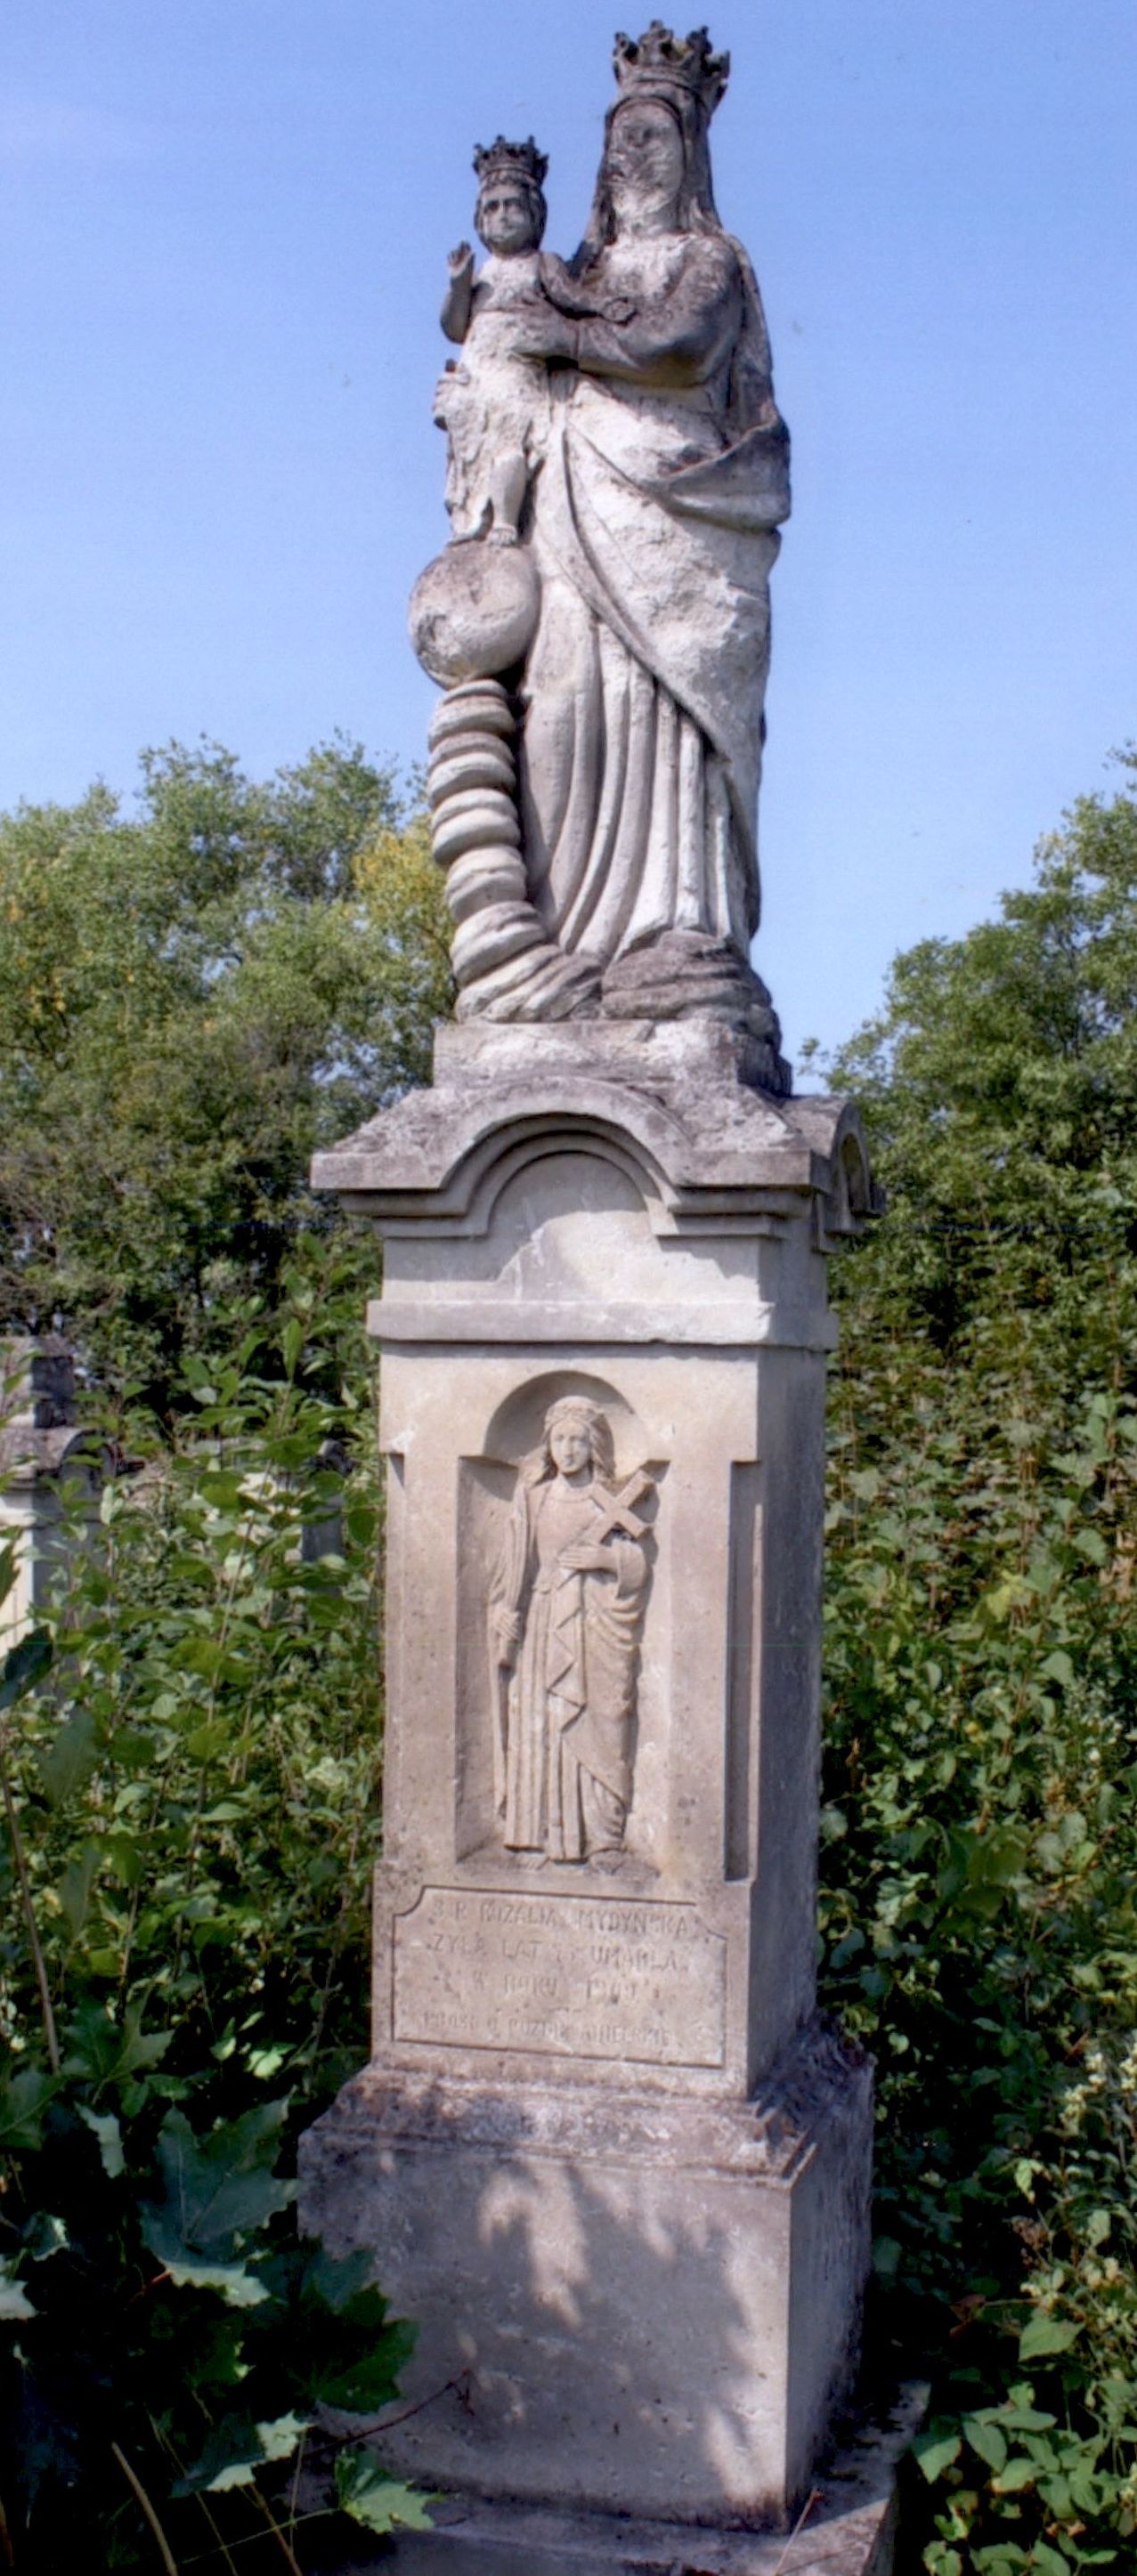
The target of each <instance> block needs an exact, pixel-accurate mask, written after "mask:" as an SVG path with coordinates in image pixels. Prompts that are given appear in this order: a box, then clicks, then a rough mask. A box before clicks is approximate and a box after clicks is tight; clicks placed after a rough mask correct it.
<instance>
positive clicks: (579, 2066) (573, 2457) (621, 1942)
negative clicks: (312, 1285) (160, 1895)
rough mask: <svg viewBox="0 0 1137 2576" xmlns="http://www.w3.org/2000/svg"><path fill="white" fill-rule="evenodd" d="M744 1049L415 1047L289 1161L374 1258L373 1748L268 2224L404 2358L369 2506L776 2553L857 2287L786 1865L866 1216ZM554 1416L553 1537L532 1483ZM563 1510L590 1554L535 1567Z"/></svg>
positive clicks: (806, 1912)
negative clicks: (842, 1290) (536, 2518)
mask: <svg viewBox="0 0 1137 2576" xmlns="http://www.w3.org/2000/svg"><path fill="white" fill-rule="evenodd" d="M749 1044H750V1042H749V1041H748V1040H747V1039H746V1038H745V1037H744V1036H742V1035H740V1034H738V1033H737V1032H734V1031H732V1030H730V1029H729V1028H727V1027H725V1026H722V1027H720V1026H717V1025H715V1024H714V1023H708V1022H706V1021H699V1022H693V1021H677V1022H674V1023H670V1024H669V1023H659V1022H655V1023H649V1024H642V1023H636V1022H631V1021H622V1022H617V1023H613V1024H605V1023H602V1022H599V1021H584V1022H580V1021H577V1022H574V1023H571V1024H565V1025H561V1026H558V1025H551V1026H550V1025H543V1026H537V1027H495V1026H490V1025H487V1024H484V1023H483V1024H481V1025H477V1026H473V1025H469V1026H466V1027H464V1028H462V1029H450V1030H446V1031H444V1032H442V1033H441V1034H440V1037H439V1042H438V1051H437V1059H436V1079H435V1086H434V1088H433V1089H432V1090H431V1091H429V1092H422V1093H417V1094H414V1095H411V1096H410V1097H408V1098H407V1099H406V1100H404V1101H403V1102H402V1103H400V1104H399V1106H398V1107H397V1108H395V1109H394V1110H391V1111H389V1112H386V1113H384V1114H383V1115H382V1116H381V1117H379V1118H378V1119H376V1120H375V1121H374V1122H373V1123H372V1124H371V1126H369V1127H367V1128H365V1129H363V1130H362V1131H361V1132H360V1134H359V1135H358V1136H356V1137H354V1138H352V1139H350V1140H349V1141H348V1142H347V1143H346V1144H344V1145H343V1146H341V1147H338V1148H336V1150H335V1151H334V1152H332V1153H330V1154H326V1155H324V1156H322V1157H320V1158H319V1161H318V1164H317V1170H316V1177H317V1181H318V1183H319V1184H320V1185H322V1186H325V1187H328V1188H332V1189H335V1190H336V1191H337V1192H338V1193H339V1195H340V1197H341V1198H342V1199H343V1201H344V1202H345V1204H346V1205H348V1206H349V1207H352V1208H354V1209H357V1210H362V1211H365V1212H367V1213H369V1214H370V1215H372V1216H373V1217H374V1219H375V1220H376V1222H377V1224H378V1226H379V1228H380V1231H381V1233H382V1236H383V1241H384V1247H385V1251H384V1287H383V1295H382V1298H381V1299H380V1300H378V1301H377V1303H376V1305H375V1306H374V1307H373V1309H372V1312H371V1318H370V1320H371V1326H372V1330H373V1331H374V1333H375V1336H376V1339H377V1341H378V1343H379V1346H380V1348H381V1350H382V1353H383V1367H382V1381H381V1436H382V1443H383V1447H384V1449H385V1451H386V1453H387V1456H388V1459H389V1462H390V1464H389V1488H388V1495H389V1501H388V1510H389V1522H388V1565H387V1652H388V1679H389V1690H388V1708H389V1716H388V1753H387V1778H386V1792H385V1857H384V1861H383V1863H382V1866H381V1868H380V1871H379V1873H378V1884H377V1891H376V1932H375V1968H374V2032H375V2039H374V2059H373V2063H372V2065H371V2067H370V2068H369V2069H368V2071H367V2072H366V2073H365V2074H363V2075H361V2076H360V2077H359V2078H358V2079H357V2080H356V2081H355V2083H353V2084H351V2085H349V2086H348V2087H347V2088H346V2090H345V2092H344V2093H343V2094H342V2095H341V2096H340V2099H339V2100H338V2102H337V2103H336V2104H335V2105H334V2106H333V2108H332V2110H331V2111H330V2112H328V2113H327V2114H326V2116H325V2117H324V2119H322V2120H321V2121H319V2122H318V2123H317V2124H316V2126H315V2128H314V2129H313V2130H312V2131H310V2132H309V2134H308V2137H307V2139H306V2141H305V2142H304V2158H303V2201H302V2218H303V2223H304V2225H305V2226H306V2227H307V2228H308V2229H309V2230H311V2231H313V2232H318V2233H320V2234H322V2235H323V2236H324V2237H325V2238H326V2239H327V2241H328V2243H329V2244H330V2245H331V2246H332V2247H333V2249H334V2250H337V2251H344V2250H347V2249H348V2248H350V2247H354V2246H359V2245H363V2246H367V2247H368V2248H374V2254H375V2268H376V2273H377V2276H378V2278H379V2279H380V2281H381V2283H382V2286H383V2288H384V2290H385V2292H386V2293H387V2295H388V2296H389V2297H390V2299H391V2301H392V2304H393V2307H394V2309H395V2310H396V2312H398V2313H401V2314H405V2315H407V2316H409V2317H411V2318H414V2319H415V2320H416V2321H417V2322H418V2324H419V2328H420V2333H419V2342H418V2346H417V2349H416V2353H415V2357H414V2361H413V2364H412V2366H411V2368H410V2369H409V2370H408V2372H407V2374H406V2378H405V2381H404V2396H403V2399H402V2400H401V2402H400V2405H399V2406H397V2407H395V2408H393V2409H391V2410H390V2414H391V2417H392V2421H391V2423H390V2425H389V2427H388V2428H386V2429H385V2430H384V2432H383V2435H382V2443H381V2447H382V2451H383V2455H384V2457H385V2458H386V2459H388V2460H389V2461H390V2462H391V2464H392V2467H393V2468H394V2469H395V2470H396V2471H397V2472H398V2474H400V2475H406V2476H408V2477H411V2478H413V2479H414V2480H415V2481H416V2482H417V2483H419V2484H421V2485H423V2486H438V2487H442V2488H444V2489H447V2490H450V2491H452V2492H453V2491H457V2492H459V2493H462V2492H465V2493H467V2494H469V2495H472V2496H477V2495H481V2496H487V2497H491V2498H493V2497H497V2498H512V2499H515V2500H521V2501H528V2502H533V2503H538V2504H543V2505H550V2506H552V2505H558V2506H563V2507H566V2508H569V2509H575V2510H591V2511H599V2512H603V2511H605V2510H607V2511H609V2512H623V2513H633V2514H640V2515H646V2516H651V2517H656V2518H658V2519H659V2520H662V2521H664V2522H667V2521H675V2522H683V2521H687V2522H694V2521H701V2522H704V2523H708V2524H712V2525H713V2524H719V2525H723V2526H726V2525H732V2524H733V2525H737V2524H743V2525H753V2526H761V2525H763V2524H765V2525H767V2526H773V2527H779V2526H781V2527H783V2528H784V2527H785V2525H786V2522H787V2517H789V2518H790V2519H792V2515H793V2512H794V2509H795V2507H796V2504H797V2502H798V2500H799V2499H800V2498H801V2497H802V2496H803V2494H804V2493H805V2492H806V2491H807V2489H808V2485H809V2479H810V2473H811V2469H812V2467H813V2463H814V2461H815V2459H816V2458H817V2455H818V2452H819V2450H820V2448H821V2446H822V2444H823V2442H824V2439H825V2435H826V2430H827V2426H828V2424H829V2422H830V2419H831V2417H832V2415H833V2412H834V2410H835V2408H837V2407H838V2406H839V2405H840V2403H841V2402H842V2400H843V2398H844V2397H845V2396H846V2395H847V2393H848V2390H849V2387H850V2384H851V2380H852V2376H853V2373H854V2370H855V2364H856V2353H857V2336H858V2320H859V2309H860V2299H861V2291H862V2285H863V2280H864V2275H865V2270H866V2265H867V2255H868V2187H869V2160H870V2128H871V2100H870V2090H871V2087H870V2072H869V2069H868V2066H867V2064H866V2062H865V2061H864V2060H863V2059H862V2058H860V2057H859V2056H858V2055H857V2054H856V2052H854V2051H850V2050H848V2049H846V2048H845V2047H844V2046H843V2045H842V2044H841V2043H840V2042H839V2041H838V2040H837V2039H835V2038H834V2037H833V2036H832V2034H830V2033H828V2032H827V2031H826V2030H825V2029H824V2028H822V2027H821V2026H820V2025H819V2024H818V2023H817V2021H816V2018H815V2014H814V1874H815V1852H816V1834H817V1753H818V1747H817V1704H818V1680H819V1653H820V1568H821V1529H822V1490H823V1412H824V1373H825V1354H826V1351H827V1350H828V1348H829V1347H830V1345H831V1340H832V1327H831V1321H830V1317H829V1314H828V1308H827V1300H826V1286H825V1270H826V1255H827V1252H828V1251H829V1249H830V1248H831V1247H832V1244H833V1242H834V1241H835V1240H836V1239H837V1238H838V1237H839V1236H840V1235H842V1234H843V1233H847V1232H849V1231H850V1230H852V1229H853V1228H855V1226H856V1225H857V1223H858V1222H859V1220H860V1218H861V1216H862V1215H863V1214H865V1213H866V1212H867V1210H868V1206H869V1182H868V1176H867V1172H866V1168H865V1162H864V1154H863V1148H862V1145H861V1141H860V1137H859V1132H858V1130H857V1126H856V1122H855V1119H854V1118H853V1117H852V1115H851V1114H850V1112H849V1111H848V1110H847V1108H846V1107H844V1106H843V1105H842V1104H841V1103H839V1102H830V1101H821V1100H799V1101H793V1100H788V1101H786V1100H782V1101H775V1100H773V1099H771V1098H770V1097H768V1096H766V1095H764V1094H762V1093H760V1092H758V1091H756V1090H754V1089H752V1088H751V1087H750V1085H749V1083H748V1080H747V1075H748V1073H749V1072H751V1071H752V1067H751V1065H750V1063H749V1062H748V1054H747V1050H748V1046H749ZM566 1398H573V1399H577V1407H576V1411H577V1413H578V1415H579V1418H580V1419H581V1420H586V1421H592V1422H593V1423H596V1422H597V1421H598V1420H599V1422H600V1424H601V1428H602V1435H603V1436H602V1439H601V1435H600V1433H597V1435H596V1438H597V1441H599V1442H600V1447H601V1448H603V1449H604V1450H605V1454H606V1456H607V1469H606V1481H605V1483H604V1486H603V1491H602V1490H601V1483H600V1481H599V1478H598V1475H597V1478H596V1479H593V1478H592V1473H591V1468H590V1469H589V1473H588V1475H587V1476H586V1477H585V1485H586V1486H587V1494H586V1495H585V1499H584V1501H583V1502H582V1500H581V1495H582V1491H583V1488H582V1485H581V1476H580V1473H579V1472H577V1474H576V1483H575V1485H574V1484H573V1479H572V1475H571V1474H569V1471H568V1470H567V1469H566V1470H565V1475H566V1476H567V1482H564V1481H562V1482H561V1483H560V1484H556V1485H555V1488H554V1483H553V1481H551V1480H553V1479H554V1475H555V1466H554V1461H553V1460H552V1459H551V1458H550V1455H549V1453H548V1449H547V1447H546V1449H545V1451H544V1453H543V1450H542V1442H543V1435H544V1436H545V1437H546V1439H547V1434H544V1426H546V1424H547V1421H548V1417H549V1414H550V1410H551V1408H553V1407H555V1406H557V1405H560V1404H562V1403H563V1402H564V1400H565V1399H566ZM609 1444H610V1448H611V1450H612V1451H614V1460H613V1458H612V1456H611V1455H608V1454H607V1453H608V1446H609ZM553 1448H554V1450H555V1448H556V1443H555V1442H554V1443H553ZM542 1456H543V1457H544V1463H543V1464H542ZM598 1459H599V1449H598V1450H597V1451H596V1455H595V1456H594V1458H593V1460H592V1466H594V1467H595V1466H597V1461H598ZM574 1496H575V1500H574V1499H573V1497H574ZM589 1496H591V1500H589V1499H588V1497H589ZM609 1496H610V1497H611V1501H612V1516H613V1518H614V1521H615V1524H616V1525H615V1526H614V1527H613V1528H612V1529H606V1528H605V1526H604V1524H605V1521H606V1519H607V1517H608V1515H607V1511H606V1504H607V1498H608V1497H609ZM574 1510H575V1511H576V1512H577V1513H578V1515H579V1514H581V1513H583V1515H584V1520H585V1521H587V1519H588V1514H589V1512H591V1513H592V1523H591V1525H590V1526H591V1527H592V1528H594V1529H595V1530H597V1531H599V1532H600V1536H599V1539H598V1540H597V1541H596V1542H595V1543H593V1544H592V1545H591V1549H589V1546H588V1544H585V1543H583V1542H581V1541H580V1540H579V1539H578V1540H576V1541H573V1539H572V1536H571V1532H570V1535H569V1538H568V1540H562V1541H559V1542H558V1543H557V1544H558V1545H559V1547H560V1553H559V1555H558V1554H557V1553H556V1549H555V1548H554V1547H553V1545H552V1542H551V1541H550V1539H549V1535H548V1533H549V1531H550V1529H552V1528H553V1526H554V1521H555V1517H556V1513H557V1512H558V1511H560V1512H561V1515H562V1521H561V1523H560V1524H558V1526H561V1527H562V1529H568V1528H569V1523H570V1522H571V1520H572V1513H573V1511H574ZM543 1511H544V1512H547V1514H548V1515H549V1517H548V1518H547V1519H546V1520H545V1521H544V1522H542V1521H541V1513H542V1512H543ZM566 1512H567V1514H568V1519H567V1520H566V1519H565V1517H564V1515H565V1513H566ZM582 1526H583V1523H582ZM519 1531H520V1533H521V1537H520V1539H518V1537H517V1533H518V1532H519ZM511 1533H512V1535H511ZM582 1544H583V1545H584V1555H585V1557H586V1558H588V1559H589V1562H587V1563H582V1564H580V1565H578V1566H574V1564H573V1563H572V1561H571V1559H572V1554H573V1548H574V1546H580V1545H582ZM511 1548H512V1552H513V1561H514V1566H515V1578H510V1580H513V1590H512V1591H510V1589H509V1580H507V1579H506V1578H505V1577H504V1576H503V1574H502V1571H501V1569H502V1567H503V1565H505V1564H506V1562H507V1560H509V1558H510V1551H511ZM519 1551H520V1552H519ZM527 1551H528V1554H527ZM598 1551H599V1553H598ZM606 1551H607V1552H608V1553H611V1555H612V1571H611V1573H609V1572H608V1571H607V1563H608V1555H607V1554H606ZM617 1559H618V1562H619V1567H620V1568H621V1569H622V1570H621V1571H619V1572H618V1573H617V1570H616V1568H617ZM518 1567H519V1568H520V1571H517V1570H516V1569H517V1568H518ZM503 1587H504V1588H503ZM503 1601H504V1602H505V1603H506V1604H507V1606H508V1605H509V1604H510V1603H512V1605H513V1612H514V1619H515V1628H516V1632H517V1636H516V1644H515V1648H514V1650H513V1655H512V1665H511V1666H510V1665H508V1664H503V1662H502V1660H501V1646H500V1628H497V1629H495V1625H494V1617H493V1607H494V1604H495V1602H496V1603H497V1605H498V1607H499V1609H500V1606H501V1604H502V1602H503ZM542 1621H544V1622H545V1625H543V1626H542V1625H541V1624H540V1623H541V1622H542ZM522 1735H524V1741H522V1740H521V1739H522ZM562 1747H567V1748H568V1762H567V1768H565V1769H564V1771H563V1780H564V1781H568V1783H569V1789H568V1790H566V1791H565V1795H566V1796H568V1795H569V1794H570V1793H571V1797H572V1799H573V1800H574V1801H575V1802H576V1803H575V1805H574V1813H575V1815H576V1817H577V1822H578V1825H580V1831H581V1834H582V1836H583V1844H584V1848H585V1850H586V1852H587V1853H588V1855H589V1856H587V1857H581V1858H577V1859H570V1860H564V1859H562V1858H559V1857H553V1856H551V1855H552V1853H553V1852H554V1851H559V1850H560V1849H561V1848H562V1847H563V1837H562V1835H561V1828H560V1825H559V1823H557V1824H556V1825H555V1826H554V1815H553V1810H554V1807H555V1808H556V1809H557V1814H558V1816H559V1801H560V1798H561V1786H560V1785H558V1786H557V1787H556V1788H555V1789H554V1786H553V1782H554V1774H555V1777H556V1780H557V1782H558V1783H562V1773H561V1772H560V1771H557V1770H556V1764H557V1763H558V1762H561V1761H562V1751H561V1748H562ZM535 1762H536V1763H537V1764H538V1766H540V1765H541V1764H543V1765H544V1766H545V1769H544V1771H543V1772H542V1774H541V1780H540V1781H539V1782H538V1785H537V1787H536V1788H534V1786H533V1764H534V1763H535ZM526 1763H527V1764H528V1765H529V1769H528V1771H527V1772H525V1780H524V1781H523V1782H522V1786H521V1788H519V1787H518V1779H519V1776H520V1775H519V1769H518V1766H519V1764H520V1765H521V1767H522V1769H524V1765H525V1764H526ZM525 1782H528V1786H526V1785H525ZM519 1814H524V1815H525V1816H527V1818H528V1822H527V1824H526V1825H525V1826H524V1827H522V1826H520V1825H518V1824H517V1822H516V1819H517V1817H518V1815H519ZM597 1817H599V1818H600V1824H599V1826H598V1825H597V1821H596V1819H597ZM510 1819H513V1821H512V1822H510V1821H509V1820H510ZM581 1819H583V1823H582V1824H581ZM507 1834H509V1835H510V1836H511V1838H512V1842H513V1844H514V1845H516V1844H518V1843H519V1842H526V1843H527V1844H528V1848H524V1849H523V1848H517V1847H510V1845H509V1844H508V1843H507V1840H506V1835H507ZM408 2407H414V2408H415V2410H416V2411H415V2412H414V2413H413V2414H408V2413H407V2411H406V2410H407V2408H408ZM398 2417H401V2418H402V2420H401V2421H396V2420H394V2419H396V2418H398Z"/></svg>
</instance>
